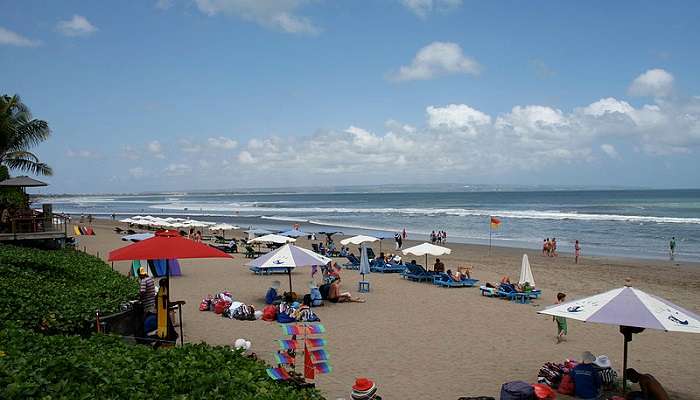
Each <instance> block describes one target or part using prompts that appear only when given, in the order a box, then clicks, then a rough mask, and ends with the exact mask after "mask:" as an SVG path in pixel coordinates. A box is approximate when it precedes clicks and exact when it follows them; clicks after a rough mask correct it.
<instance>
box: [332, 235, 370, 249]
mask: <svg viewBox="0 0 700 400" xmlns="http://www.w3.org/2000/svg"><path fill="white" fill-rule="evenodd" d="M377 240H379V238H378V237H374V236H367V235H357V236H353V237H349V238H346V239H343V240H341V241H340V244H342V245H343V246H347V245H349V244H362V243H371V242H376V241H377Z"/></svg>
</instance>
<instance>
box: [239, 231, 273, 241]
mask: <svg viewBox="0 0 700 400" xmlns="http://www.w3.org/2000/svg"><path fill="white" fill-rule="evenodd" d="M245 233H247V234H248V239H253V238H255V237H258V236H264V235H270V234H272V233H275V232H272V231H268V230H267V229H249V230H247V231H245Z"/></svg>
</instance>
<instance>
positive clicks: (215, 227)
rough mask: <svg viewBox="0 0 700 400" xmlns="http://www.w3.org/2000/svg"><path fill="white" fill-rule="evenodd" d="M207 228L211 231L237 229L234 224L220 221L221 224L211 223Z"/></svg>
mask: <svg viewBox="0 0 700 400" xmlns="http://www.w3.org/2000/svg"><path fill="white" fill-rule="evenodd" d="M209 229H211V230H213V231H228V230H231V229H238V227H237V226H236V225H231V224H227V223H222V224H216V225H212V226H210V227H209Z"/></svg>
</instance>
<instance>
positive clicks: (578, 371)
mask: <svg viewBox="0 0 700 400" xmlns="http://www.w3.org/2000/svg"><path fill="white" fill-rule="evenodd" d="M594 361H595V356H594V355H593V354H592V353H591V352H590V351H584V352H583V355H582V356H581V364H578V365H577V366H575V367H574V368H573V369H572V370H571V378H572V379H573V380H574V387H575V389H576V397H579V398H582V399H597V398H598V396H599V395H600V387H601V386H602V384H603V382H602V379H601V378H600V375H599V374H598V370H597V367H596V366H595V365H593V362H594Z"/></svg>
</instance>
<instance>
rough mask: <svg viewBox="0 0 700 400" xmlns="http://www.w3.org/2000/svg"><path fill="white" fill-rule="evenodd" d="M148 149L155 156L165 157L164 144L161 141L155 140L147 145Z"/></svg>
mask: <svg viewBox="0 0 700 400" xmlns="http://www.w3.org/2000/svg"><path fill="white" fill-rule="evenodd" d="M146 150H148V152H149V153H151V154H152V155H153V156H154V157H156V158H160V159H163V158H165V154H163V145H161V144H160V142H159V141H157V140H153V141H151V142H150V143H148V144H147V145H146Z"/></svg>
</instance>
